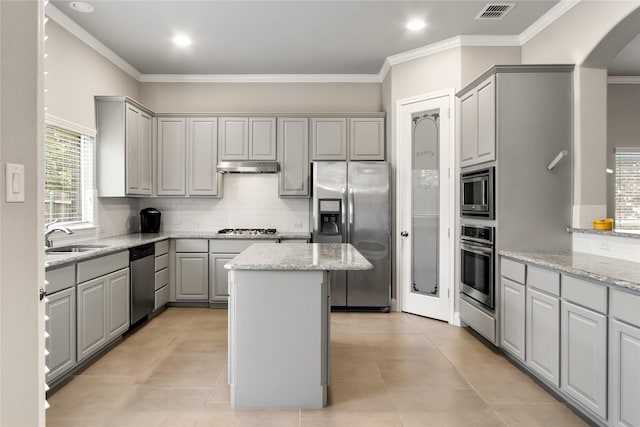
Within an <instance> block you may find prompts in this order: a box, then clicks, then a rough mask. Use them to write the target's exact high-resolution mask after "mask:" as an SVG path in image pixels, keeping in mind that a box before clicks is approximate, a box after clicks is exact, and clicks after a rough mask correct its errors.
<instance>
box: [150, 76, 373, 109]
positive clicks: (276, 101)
mask: <svg viewBox="0 0 640 427" xmlns="http://www.w3.org/2000/svg"><path fill="white" fill-rule="evenodd" d="M380 86H381V85H380V84H379V83H142V84H141V89H140V101H141V102H142V103H143V104H144V105H146V106H147V107H149V108H150V109H151V110H152V111H154V112H157V113H201V112H231V113H233V112H241V113H254V112H255V113H262V112H265V113H288V112H294V113H297V112H303V113H306V112H309V113H319V112H379V111H382V96H381V90H380Z"/></svg>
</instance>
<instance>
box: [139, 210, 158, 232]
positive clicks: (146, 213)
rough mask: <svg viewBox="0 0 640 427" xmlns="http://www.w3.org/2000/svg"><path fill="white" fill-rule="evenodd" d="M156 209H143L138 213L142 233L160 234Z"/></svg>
mask: <svg viewBox="0 0 640 427" xmlns="http://www.w3.org/2000/svg"><path fill="white" fill-rule="evenodd" d="M161 215H162V214H161V213H160V211H159V210H158V209H156V208H145V209H142V210H141V211H140V231H141V232H142V233H158V232H160V216H161Z"/></svg>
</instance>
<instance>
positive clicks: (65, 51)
mask: <svg viewBox="0 0 640 427" xmlns="http://www.w3.org/2000/svg"><path fill="white" fill-rule="evenodd" d="M46 32H47V35H48V36H49V39H48V40H47V43H46V52H47V54H48V57H47V59H46V68H47V71H48V74H47V77H46V86H47V89H48V92H47V95H46V98H45V103H46V106H47V108H48V109H47V113H49V114H51V115H53V116H56V117H59V118H62V119H64V120H67V121H70V122H72V123H75V124H78V125H82V126H84V127H88V128H90V129H95V128H96V125H95V105H94V100H93V97H94V96H95V95H120V96H129V97H131V98H134V99H137V98H139V83H138V81H137V80H135V79H134V78H132V77H131V76H129V75H128V74H127V73H125V72H124V71H122V70H121V69H120V68H118V67H116V66H115V65H114V64H113V63H111V62H110V61H109V60H107V59H106V58H105V57H103V56H102V55H100V54H99V53H98V52H96V51H95V50H93V49H92V48H91V47H89V46H88V45H86V44H85V43H84V42H82V41H80V40H79V39H78V38H76V37H75V36H74V35H72V34H70V33H69V32H68V31H67V30H65V29H64V28H62V27H60V26H59V25H58V24H57V23H56V22H54V21H53V20H51V19H50V20H49V22H48V23H47V28H46Z"/></svg>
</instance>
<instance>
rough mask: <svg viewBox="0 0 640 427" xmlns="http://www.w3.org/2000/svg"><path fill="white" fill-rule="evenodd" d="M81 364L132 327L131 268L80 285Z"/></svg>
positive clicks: (78, 338) (79, 347) (79, 343)
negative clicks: (130, 307) (130, 319)
mask: <svg viewBox="0 0 640 427" xmlns="http://www.w3.org/2000/svg"><path fill="white" fill-rule="evenodd" d="M77 316H78V323H77V340H78V341H77V342H78V349H77V357H78V362H80V361H82V360H84V359H86V358H87V357H88V356H90V355H91V354H93V353H95V352H96V351H97V350H99V349H100V348H102V347H103V346H105V345H106V344H107V343H109V341H111V340H112V339H113V338H116V337H118V336H120V335H122V334H123V333H124V332H125V331H126V330H127V329H128V328H129V268H128V267H127V268H124V269H122V270H119V271H115V272H113V273H109V274H106V275H104V276H100V277H97V278H95V279H92V280H88V281H86V282H83V283H80V284H78V286H77Z"/></svg>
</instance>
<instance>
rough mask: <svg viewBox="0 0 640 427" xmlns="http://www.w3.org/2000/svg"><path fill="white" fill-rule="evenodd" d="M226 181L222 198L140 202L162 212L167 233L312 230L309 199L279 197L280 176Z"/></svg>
mask: <svg viewBox="0 0 640 427" xmlns="http://www.w3.org/2000/svg"><path fill="white" fill-rule="evenodd" d="M223 179H224V192H223V195H224V197H223V198H221V199H213V198H195V197H189V198H165V197H158V198H153V199H140V209H143V208H146V207H154V208H157V209H159V210H160V211H161V212H162V227H161V229H162V230H164V231H191V230H193V231H198V230H204V231H216V230H218V229H220V228H249V227H252V228H276V229H278V230H279V231H304V232H308V231H309V199H281V198H279V197H278V175H277V174H255V175H253V174H228V175H224V176H223Z"/></svg>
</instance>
